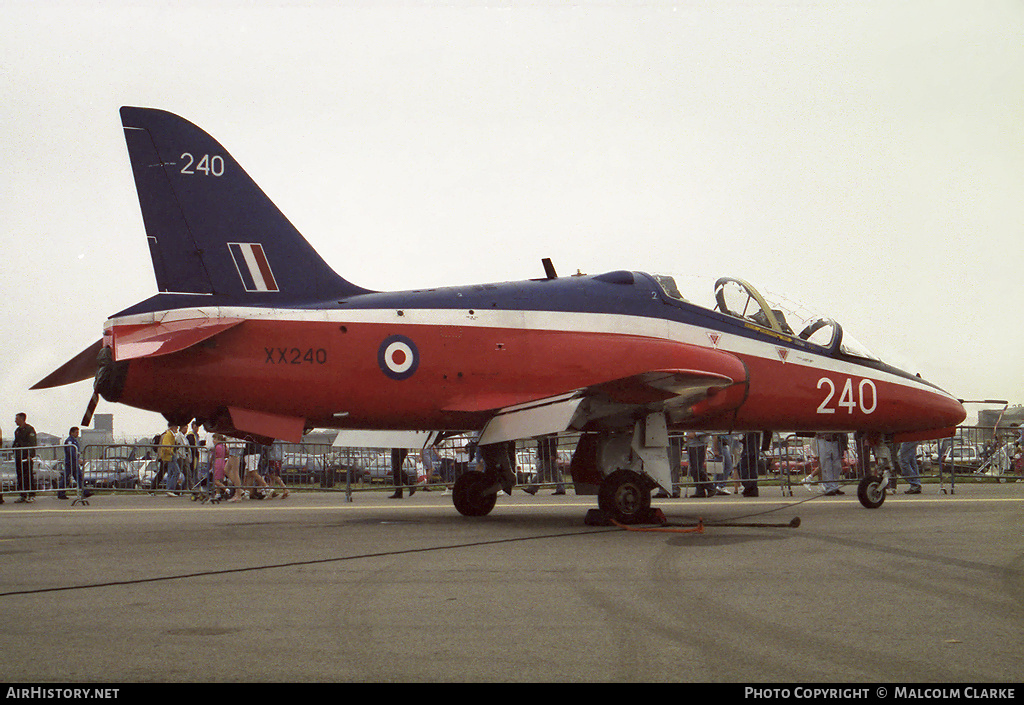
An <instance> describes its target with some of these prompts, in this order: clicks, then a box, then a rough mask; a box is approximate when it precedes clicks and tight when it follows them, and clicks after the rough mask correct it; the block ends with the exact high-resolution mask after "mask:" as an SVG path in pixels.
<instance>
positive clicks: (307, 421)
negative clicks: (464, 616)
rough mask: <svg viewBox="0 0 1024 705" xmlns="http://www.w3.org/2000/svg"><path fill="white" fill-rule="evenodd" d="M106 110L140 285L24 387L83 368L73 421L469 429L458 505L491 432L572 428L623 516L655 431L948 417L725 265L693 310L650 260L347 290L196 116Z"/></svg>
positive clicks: (941, 399)
mask: <svg viewBox="0 0 1024 705" xmlns="http://www.w3.org/2000/svg"><path fill="white" fill-rule="evenodd" d="M120 114H121V121H122V124H123V127H124V135H125V139H126V141H127V146H128V153H129V157H130V160H131V165H132V170H133V174H134V178H135V183H136V188H137V191H138V197H139V202H140V205H141V209H142V216H143V221H144V225H145V230H146V236H147V239H148V243H149V251H150V255H151V258H152V262H153V269H154V272H155V275H156V282H157V287H158V290H159V293H157V294H156V295H155V296H153V297H151V298H149V299H146V300H145V301H142V302H140V303H138V304H135V305H134V306H130V307H129V308H126V309H125V310H123V311H120V312H118V313H116V314H114V315H112V316H111V317H110V318H109V319H108V320H107V321H106V323H105V325H104V327H103V337H102V339H100V340H98V341H96V342H95V343H94V344H93V345H91V346H89V347H88V348H87V349H86V350H84V351H83V352H82V353H80V354H79V355H78V356H76V357H75V358H73V359H72V360H70V361H69V362H67V363H65V365H63V366H62V367H61V368H59V369H58V370H56V371H55V372H53V373H52V374H50V375H49V376H48V377H46V378H45V379H43V380H42V381H40V382H39V383H38V384H36V385H35V386H34V387H33V389H40V388H47V387H53V386H57V385H62V384H69V383H72V382H76V381H81V380H85V379H88V378H90V377H92V378H94V393H93V398H92V400H91V401H90V404H89V411H88V412H87V418H86V419H85V420H84V425H88V423H89V418H88V417H89V416H91V414H92V411H93V409H94V408H95V405H96V402H97V400H98V398H99V396H102V397H103V398H105V399H106V400H108V401H110V402H120V403H123V404H127V405H130V406H133V407H137V408H140V409H148V410H151V411H155V412H159V413H161V414H163V415H164V416H165V417H166V418H167V419H168V420H169V421H171V422H173V423H185V422H188V421H190V420H192V419H197V420H199V421H200V422H202V423H203V424H205V426H206V428H207V429H209V430H211V431H218V432H221V433H225V434H228V435H234V436H243V435H252V436H258V437H261V438H265V439H270V438H278V439H284V440H288V441H298V440H299V439H300V438H301V436H302V434H303V432H304V431H305V430H307V429H310V428H314V427H317V428H337V429H377V430H392V431H437V432H452V433H454V432H478V433H479V434H480V435H479V443H480V447H481V450H482V451H483V456H484V459H485V462H486V468H487V470H486V472H475V471H474V472H468V473H466V474H465V475H463V476H462V477H461V478H459V480H458V482H457V483H456V485H455V488H454V493H453V494H454V502H455V506H456V508H457V509H458V510H459V512H461V513H462V514H464V515H470V516H480V515H485V514H487V513H489V512H490V511H491V509H492V508H493V507H494V504H495V500H496V497H497V494H498V492H500V491H506V492H509V493H510V492H511V490H512V487H513V486H514V484H515V473H514V465H513V463H514V462H515V461H514V453H512V452H510V450H509V444H510V443H512V444H514V442H515V440H516V439H524V438H532V437H541V436H548V435H551V434H557V433H561V432H566V431H574V432H581V433H582V435H581V441H580V443H579V444H578V446H577V449H576V451H575V454H574V456H573V460H572V465H571V468H572V474H573V479H574V482H575V484H576V488H577V492H578V493H592V494H597V495H598V506H599V507H600V509H601V510H603V511H605V512H606V513H608V514H609V515H610V516H611V517H613V518H614V519H615V520H616V521H621V522H624V523H630V522H636V521H639V520H640V519H641V518H642V517H644V516H647V515H649V513H650V503H651V492H652V490H654V489H655V488H658V487H660V488H662V489H665V490H671V489H672V488H671V483H672V480H671V469H670V466H669V460H668V457H669V455H668V452H667V451H668V446H669V440H668V438H669V433H670V432H671V431H679V430H684V429H700V430H702V431H721V432H741V431H759V432H769V431H773V430H787V431H807V432H813V431H843V432H856V431H864V432H870V433H875V434H884V436H885V438H887V439H892V440H895V441H901V440H911V439H920V440H923V439H928V438H939V437H946V436H950V435H952V434H953V432H954V428H955V426H956V425H957V424H959V423H960V422H961V421H962V420H963V419H964V417H965V415H966V413H965V411H964V408H963V406H962V405H961V404H960V403H959V402H958V401H957V400H956V399H955V398H953V397H952V396H950V395H949V394H947V393H946V392H944V391H943V390H941V389H939V388H938V387H936V386H935V385H933V384H930V383H928V382H926V381H924V380H923V379H921V378H920V377H919V376H915V375H913V374H910V373H907V372H904V371H902V370H899V369H896V368H895V367H893V366H891V365H888V364H885V363H884V362H882V361H881V360H879V359H878V358H876V357H875V356H873V355H872V354H871V353H869V352H868V351H867V350H866V349H864V348H863V346H861V345H859V344H857V343H856V341H855V340H854V339H853V338H852V337H850V336H849V335H848V334H847V333H846V332H845V331H844V330H843V328H842V327H841V326H840V325H839V324H838V323H837V322H836V321H834V320H833V319H831V318H827V317H820V316H809V317H800V316H799V315H798V314H797V313H794V312H790V313H788V314H787V312H786V311H785V310H784V309H782V308H780V307H779V306H778V305H777V304H775V303H769V301H768V300H767V299H766V298H765V297H764V296H763V295H762V294H761V293H760V292H758V291H757V290H756V289H755V288H754V287H753V286H751V285H750V284H748V283H747V282H744V281H742V280H739V279H734V278H723V279H720V280H718V282H717V284H716V286H715V290H714V298H715V305H714V307H713V308H706V307H703V306H699V305H697V304H695V303H692V302H690V301H688V300H686V299H685V298H683V296H682V295H681V294H680V293H679V290H678V288H677V286H676V282H675V280H674V279H673V278H671V277H669V276H665V275H657V274H647V273H644V272H637V271H625V270H623V271H612V272H607V273H602V274H597V275H577V276H568V277H565V276H558V275H557V273H556V272H555V268H554V267H553V266H552V265H551V263H550V261H548V260H545V261H544V271H545V276H543V277H540V278H537V279H531V280H528V281H516V282H504V283H488V284H474V285H467V286H447V287H438V288H431V289H421V290H415V291H400V292H382V291H371V290H369V289H365V288H362V287H360V286H358V285H356V284H353V283H351V282H349V281H348V280H346V279H344V278H342V277H341V276H340V275H339V274H337V273H336V272H335V271H334V270H333V269H332V268H331V267H330V266H328V265H327V263H326V262H325V261H324V260H323V259H322V258H321V257H320V256H319V255H318V254H317V252H316V251H315V250H314V249H313V247H311V246H310V244H309V243H308V242H307V241H306V239H305V238H304V237H303V236H302V235H301V234H300V233H299V232H298V231H297V230H296V229H295V228H294V227H293V226H292V224H291V223H290V222H289V221H288V220H287V219H286V218H285V216H284V215H283V214H282V213H281V212H280V211H279V210H278V208H277V207H276V206H275V205H274V204H273V203H272V202H271V200H270V199H269V198H268V197H267V196H266V195H265V194H264V192H263V191H262V190H261V189H260V188H259V187H258V186H257V185H256V183H255V182H254V181H253V180H252V179H251V178H250V177H249V175H248V174H247V173H246V172H245V171H243V169H242V168H241V166H239V165H238V164H237V163H236V162H235V160H234V159H233V158H232V157H231V155H230V154H229V153H228V152H227V150H225V149H224V147H222V146H221V145H220V144H219V143H218V142H217V141H215V140H214V139H213V138H212V137H210V136H209V135H208V134H207V133H206V132H204V131H203V130H201V129H200V128H198V127H197V126H195V125H193V124H192V123H190V122H188V121H186V120H184V119H183V118H181V117H178V116H177V115H174V114H171V113H169V112H165V111H161V110H155V109H148V108H137V107H123V108H121V111H120ZM866 479H867V478H866ZM873 481H874V484H873V485H869V488H870V489H871V490H872V491H873V493H874V494H873V497H874V498H875V504H876V505H877V504H880V503H881V499H879V498H878V497H879V491H880V490H879V488H880V487H881V483H880V478H877V477H876V478H874V480H873ZM880 492H881V497H884V490H881V491H880ZM862 501H863V498H862ZM869 506H870V505H869Z"/></svg>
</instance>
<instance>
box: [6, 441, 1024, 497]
mask: <svg viewBox="0 0 1024 705" xmlns="http://www.w3.org/2000/svg"><path fill="white" fill-rule="evenodd" d="M580 437H581V434H562V435H560V436H558V438H557V449H556V456H555V457H556V462H555V463H553V464H552V465H553V466H552V467H549V468H544V467H542V464H541V463H539V462H538V451H539V447H538V441H536V440H525V441H519V442H517V444H516V479H517V485H518V486H519V487H522V488H527V489H529V491H532V492H535V491H537V490H540V489H543V488H548V489H552V490H554V491H556V492H561V491H564V488H565V487H568V486H572V483H573V481H572V477H571V474H570V464H571V460H572V455H573V452H574V451H575V448H576V445H577V443H578V442H579V439H580ZM733 437H734V438H738V434H736V435H734V436H733ZM718 440H719V442H717V443H716V442H715V438H714V436H707V437H706V441H707V446H706V450H705V452H706V456H705V457H706V459H707V464H706V471H707V474H708V479H709V480H710V481H712V482H716V481H717V484H718V486H720V487H724V488H727V489H729V490H732V491H738V490H739V487H740V480H739V478H738V476H737V467H738V462H737V461H736V460H734V461H733V463H732V468H728V467H726V464H725V463H723V462H722V461H723V458H722V452H721V450H720V449H721V444H722V441H724V440H727V439H723V437H722V436H719V437H718ZM670 442H671V443H672V444H673V446H674V447H673V450H674V452H673V453H672V454H671V455H670V457H672V458H679V466H678V468H677V470H678V472H674V473H673V490H675V491H676V492H680V491H682V492H687V493H688V492H689V490H690V489H692V488H694V487H695V486H696V485H697V483H696V480H697V479H698V478H695V477H693V476H692V475H691V472H690V468H689V459H688V453H687V451H686V448H685V447H684V445H685V439H684V437H683V436H681V435H676V436H672V437H671V438H670ZM227 445H228V447H229V449H230V453H231V454H232V455H235V456H241V455H242V454H243V449H244V444H243V443H241V442H236V441H231V442H229V443H228V444H227ZM734 447H735V446H734ZM159 449H160V446H159V444H110V445H89V446H86V447H84V448H82V450H81V457H82V458H83V460H84V464H83V468H82V471H83V472H82V477H83V482H82V486H79V483H78V481H77V478H76V477H75V475H74V473H71V477H70V478H69V480H68V481H67V482H65V480H64V446H39V447H36V448H32V449H28V450H30V451H31V452H32V455H33V462H32V472H33V482H34V487H33V488H31V489H28V490H23V488H22V487H21V486H20V485H19V483H18V480H17V477H16V469H15V461H14V455H13V450H12V449H10V448H5V449H3V450H2V451H0V491H2V492H3V493H4V494H5V495H11V494H21V493H22V492H23V491H25V492H34V493H38V494H55V493H63V492H65V491H66V492H68V493H69V494H72V495H74V496H75V497H76V498H77V499H78V500H84V499H85V498H86V497H87V496H89V495H90V494H93V493H96V492H128V493H130V492H136V493H150V494H156V493H161V494H163V493H167V492H171V493H173V494H176V495H187V496H190V497H192V498H193V499H195V500H201V501H211V500H212V501H219V500H222V499H228V498H232V499H233V495H234V493H235V492H236V491H244V492H246V493H247V494H248V496H249V497H250V498H252V499H263V498H265V497H270V496H271V495H272V494H274V493H275V489H276V490H277V493H278V494H283V493H284V491H285V490H287V491H288V492H291V491H296V490H298V491H305V490H315V491H321V492H343V493H345V495H346V497H347V498H348V499H349V500H350V501H351V500H352V498H353V496H354V495H355V494H356V493H359V492H367V491H374V490H377V491H379V490H382V489H387V490H392V489H394V487H395V486H396V482H395V478H394V476H393V473H392V468H391V449H388V448H346V447H337V446H333V445H328V444H320V443H275V444H274V446H273V452H272V457H273V458H275V459H276V462H277V463H278V464H279V467H278V468H277V469H278V473H277V474H279V476H280V479H281V481H282V483H281V484H283V488H282V487H281V486H278V487H276V488H275V487H274V486H273V485H274V483H273V482H271V481H269V480H268V477H267V476H268V475H270V474H272V473H270V472H268V468H267V467H266V466H265V465H263V466H255V465H254V466H253V469H255V470H256V471H257V472H256V473H254V474H247V473H246V461H247V460H248V462H249V464H253V463H254V461H253V460H252V459H251V457H246V458H243V459H241V462H240V463H239V475H238V480H239V481H238V482H237V483H236V482H230V481H227V480H226V481H225V483H224V484H225V485H228V486H229V487H228V489H227V491H226V492H218V491H217V488H216V487H215V486H214V483H213V482H212V480H211V477H210V470H211V468H212V458H211V454H212V447H211V446H208V445H206V442H203V443H202V444H201V445H199V446H196V447H187V448H186V449H185V453H184V455H185V458H183V459H182V460H181V462H180V466H181V467H180V481H177V482H174V483H170V482H169V480H170V478H171V476H172V475H171V470H170V468H166V467H165V469H164V472H163V473H161V472H160V467H161V462H160V460H159V452H160V451H159ZM431 449H432V451H433V452H431V451H429V450H426V451H425V450H424V449H411V450H409V452H408V456H407V457H406V459H405V462H404V464H403V466H402V472H401V476H400V478H399V479H398V483H397V484H398V485H399V486H402V487H408V488H411V487H415V488H417V489H428V490H429V489H434V490H440V491H443V490H446V489H449V488H450V487H451V485H452V484H453V483H454V482H455V480H456V479H457V478H458V477H459V475H461V474H462V473H464V472H466V471H467V470H470V469H475V467H476V464H477V460H476V459H475V458H473V443H472V438H471V437H468V436H456V437H454V438H449V439H447V440H445V441H443V442H441V443H439V444H437V445H435V446H431ZM898 451H899V449H898V448H896V447H892V448H890V455H891V458H892V460H893V461H894V462H893V465H894V466H893V467H891V469H890V474H891V476H893V477H894V478H895V479H897V481H898V480H899V479H900V478H901V477H902V475H901V472H900V468H899V467H898V466H897V465H896V463H895V461H896V459H897V458H898V457H899V452H898ZM875 456H876V453H875V452H874V451H873V450H872V449H870V448H867V447H865V446H864V445H863V444H859V443H857V442H856V441H855V439H853V438H852V437H851V439H850V444H849V446H848V449H847V451H846V453H845V454H844V458H843V464H842V478H843V480H845V481H851V482H856V481H857V480H859V479H860V478H861V477H863V476H864V475H865V474H868V473H875V472H878V469H879V468H878V466H879V458H877V457H875ZM917 461H918V467H919V472H920V479H921V480H922V482H924V483H934V482H938V483H939V484H940V486H941V487H942V488H943V490H942V491H943V492H945V491H946V490H945V485H946V483H948V484H949V488H950V491H951V492H952V491H955V489H954V488H955V484H956V481H957V480H958V479H960V480H961V481H962V480H963V479H965V478H971V479H972V480H980V481H998V482H1005V481H1017V480H1024V469H1022V467H1021V444H1020V442H1019V433H1018V429H1016V428H1014V429H1006V430H996V431H994V430H993V429H992V428H991V427H961V428H959V429H958V430H957V432H956V435H955V436H954V437H952V438H947V439H943V440H941V441H926V442H921V443H920V444H918V446H917ZM883 462H885V461H883ZM429 468H432V469H429ZM428 469H429V470H428ZM674 469H675V468H674ZM816 473H817V459H816V452H815V448H814V442H813V438H811V437H809V436H807V435H797V434H779V433H776V434H773V436H772V439H771V442H770V443H769V445H768V447H767V449H766V450H762V451H761V453H760V457H759V458H758V476H759V477H758V482H759V484H760V485H761V486H762V487H768V488H771V487H778V488H779V491H780V493H781V494H782V495H783V496H792V495H793V489H794V487H800V486H801V485H805V486H808V489H813V488H814V487H815V486H816V483H817V481H818V480H817V479H816V478H815V476H816ZM176 479H178V478H177V477H176ZM236 484H237V485H239V486H238V487H235V486H234V485H236ZM65 485H66V486H65Z"/></svg>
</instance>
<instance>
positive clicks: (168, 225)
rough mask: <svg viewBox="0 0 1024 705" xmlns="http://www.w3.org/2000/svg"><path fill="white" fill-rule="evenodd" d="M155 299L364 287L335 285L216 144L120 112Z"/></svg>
mask: <svg viewBox="0 0 1024 705" xmlns="http://www.w3.org/2000/svg"><path fill="white" fill-rule="evenodd" d="M121 122H122V124H123V125H124V134H125V141H126V142H127V144H128V154H129V156H130V158H131V163H132V171H133V173H134V175H135V186H136V189H137V190H138V194H139V205H140V206H141V207H142V217H143V221H144V222H145V225H146V236H147V238H148V240H149V251H150V256H151V257H152V259H153V270H154V272H155V274H156V281H157V286H158V288H159V290H160V291H161V292H162V293H184V294H207V295H214V296H217V297H218V298H219V299H227V300H229V301H238V302H247V303H298V302H303V301H315V300H321V299H326V298H332V297H342V296H351V295H354V294H358V293H365V292H366V291H367V290H366V289H362V288H360V287H357V286H355V285H353V284H351V283H349V282H348V281H346V280H344V279H342V278H341V277H340V276H338V274H337V273H336V272H335V271H334V270H333V269H331V268H330V267H329V266H328V265H327V263H326V262H324V260H323V259H322V258H321V257H320V255H319V254H317V252H316V250H314V249H313V248H312V246H310V244H309V243H308V242H306V239H305V238H304V237H302V235H301V234H300V233H299V232H298V231H297V230H296V229H295V227H294V226H293V225H292V224H291V223H290V222H288V219H287V218H285V217H284V215H283V214H282V213H281V211H280V210H278V208H277V206H275V205H274V203H273V202H272V201H271V200H270V199H269V198H267V196H266V194H264V193H263V191H262V190H261V189H260V187H259V186H257V185H256V183H255V182H254V181H253V180H252V179H251V178H250V177H249V175H248V174H246V173H245V171H244V170H243V169H242V168H241V167H240V166H239V165H238V163H237V162H235V160H234V159H233V158H232V157H231V155H230V154H228V152H227V150H225V149H224V147H222V146H221V145H220V144H219V143H218V142H217V141H216V140H214V139H213V138H212V137H210V136H209V135H208V134H206V133H205V132H204V131H203V130H201V129H199V128H198V127H196V126H195V125H193V124H192V123H190V122H188V121H187V120H184V119H182V118H180V117H178V116H177V115H173V114H172V113H168V112H165V111H162V110H153V109H150V108H132V107H123V108H121Z"/></svg>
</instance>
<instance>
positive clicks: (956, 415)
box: [935, 396, 967, 428]
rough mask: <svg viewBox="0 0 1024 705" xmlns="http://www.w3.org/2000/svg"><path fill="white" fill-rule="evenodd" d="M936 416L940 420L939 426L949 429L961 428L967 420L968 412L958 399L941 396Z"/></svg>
mask: <svg viewBox="0 0 1024 705" xmlns="http://www.w3.org/2000/svg"><path fill="white" fill-rule="evenodd" d="M935 415H936V417H938V418H939V419H940V420H939V424H940V425H941V426H944V427H947V428H948V427H950V426H959V425H960V424H961V423H963V421H964V419H966V418H967V410H966V409H965V408H964V405H963V404H961V403H960V402H959V401H957V400H956V399H953V398H951V397H947V396H940V397H939V404H938V405H937V408H936V414H935Z"/></svg>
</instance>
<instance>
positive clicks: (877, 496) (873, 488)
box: [857, 475, 885, 509]
mask: <svg viewBox="0 0 1024 705" xmlns="http://www.w3.org/2000/svg"><path fill="white" fill-rule="evenodd" d="M857 499H859V500H860V503H861V504H863V505H864V506H865V507H867V508H868V509H878V508H879V507H881V506H882V502H884V501H885V485H884V484H882V478H881V477H879V476H878V475H868V476H866V477H865V478H864V479H862V480H861V481H860V484H858V485H857Z"/></svg>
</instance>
